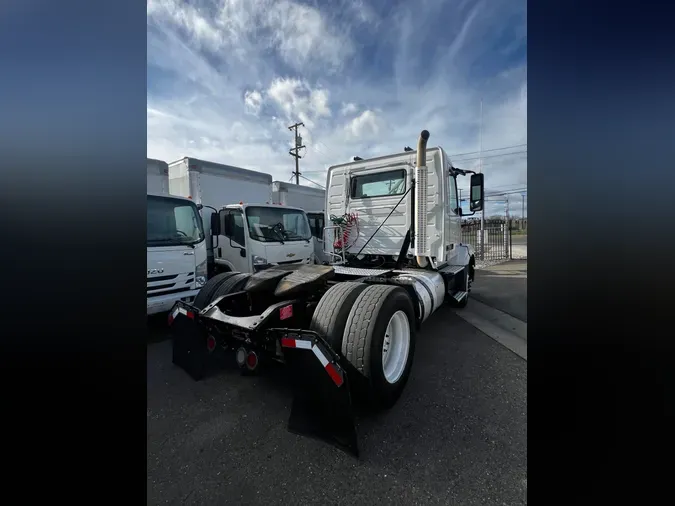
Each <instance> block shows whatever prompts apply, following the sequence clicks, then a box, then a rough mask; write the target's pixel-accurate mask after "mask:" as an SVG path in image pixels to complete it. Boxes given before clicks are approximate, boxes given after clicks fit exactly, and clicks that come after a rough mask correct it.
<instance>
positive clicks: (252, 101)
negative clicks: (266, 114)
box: [244, 90, 263, 116]
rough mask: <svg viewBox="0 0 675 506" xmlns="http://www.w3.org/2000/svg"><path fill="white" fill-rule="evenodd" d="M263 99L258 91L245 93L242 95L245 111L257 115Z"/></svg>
mask: <svg viewBox="0 0 675 506" xmlns="http://www.w3.org/2000/svg"><path fill="white" fill-rule="evenodd" d="M262 102H263V97H262V95H261V93H260V92H259V91H256V90H253V91H247V92H246V93H244V104H245V106H246V111H247V112H250V113H251V114H253V115H256V116H257V115H258V114H259V113H260V109H261V107H262Z"/></svg>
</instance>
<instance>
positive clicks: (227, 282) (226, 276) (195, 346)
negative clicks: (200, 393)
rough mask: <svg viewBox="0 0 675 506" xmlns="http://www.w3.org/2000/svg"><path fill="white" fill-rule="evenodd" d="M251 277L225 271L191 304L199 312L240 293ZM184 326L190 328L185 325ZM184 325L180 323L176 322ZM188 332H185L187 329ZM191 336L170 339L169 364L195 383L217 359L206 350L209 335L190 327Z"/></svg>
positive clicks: (204, 287)
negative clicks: (183, 372) (176, 367)
mask: <svg viewBox="0 0 675 506" xmlns="http://www.w3.org/2000/svg"><path fill="white" fill-rule="evenodd" d="M249 276H250V274H242V273H238V272H225V273H222V274H217V275H216V276H214V277H212V278H211V279H209V280H208V281H207V282H206V284H205V285H204V286H203V287H202V289H201V290H200V291H199V293H198V294H197V297H195V301H194V303H193V305H194V306H195V307H196V308H197V309H199V310H202V309H204V308H205V307H206V306H208V305H209V304H211V303H212V302H213V301H214V300H216V299H217V298H218V297H221V296H223V295H228V294H230V293H234V292H236V291H239V290H241V289H242V288H243V287H244V285H245V284H246V281H247V280H248V278H249ZM184 324H186V325H191V324H188V323H187V322H185V323H184ZM179 325H183V323H179ZM186 330H187V329H186ZM190 330H193V331H194V334H193V333H187V332H186V331H182V332H181V331H178V332H176V334H175V335H174V337H173V339H172V361H173V363H174V364H175V365H178V366H179V367H182V368H183V369H185V371H186V372H187V373H188V374H189V375H190V376H191V377H192V378H193V379H194V380H195V381H200V380H201V379H203V378H204V377H205V376H206V375H207V374H208V372H209V371H210V369H211V368H212V367H213V366H214V365H215V364H216V363H217V362H218V359H219V358H222V357H220V356H216V357H213V356H212V355H213V352H214V351H217V350H213V351H211V352H209V351H208V349H207V344H206V339H208V336H207V335H206V334H205V333H204V332H203V331H202V329H201V328H191V329H190Z"/></svg>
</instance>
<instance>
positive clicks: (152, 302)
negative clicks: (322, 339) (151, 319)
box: [147, 288, 200, 315]
mask: <svg viewBox="0 0 675 506" xmlns="http://www.w3.org/2000/svg"><path fill="white" fill-rule="evenodd" d="M199 290H200V289H199V288H198V289H196V290H190V291H189V292H180V293H170V294H168V295H159V296H157V297H152V298H149V299H147V301H148V315H151V314H157V313H167V312H169V311H171V308H172V307H173V305H174V304H175V303H176V302H177V301H179V300H180V301H183V302H187V303H188V304H190V303H192V302H193V301H194V299H195V297H196V296H197V294H198V293H199Z"/></svg>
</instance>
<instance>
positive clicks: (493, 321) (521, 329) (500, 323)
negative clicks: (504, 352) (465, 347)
mask: <svg viewBox="0 0 675 506" xmlns="http://www.w3.org/2000/svg"><path fill="white" fill-rule="evenodd" d="M456 312H457V315H458V316H459V317H460V318H462V319H463V320H465V321H466V322H468V323H470V324H471V325H473V326H474V327H476V328H477V329H478V330H480V331H481V332H483V333H484V334H486V335H487V336H488V337H490V338H492V339H494V340H495V341H497V342H498V343H499V344H501V345H502V346H504V347H505V348H507V349H509V350H511V351H512V352H513V353H515V354H516V355H518V356H519V357H521V358H523V359H525V360H527V322H524V321H522V320H519V319H518V318H514V317H513V316H511V315H510V314H507V313H504V312H503V311H500V310H499V309H495V308H493V307H490V306H488V305H487V304H483V303H482V302H479V301H477V300H476V299H473V298H472V299H471V300H470V301H469V305H468V306H467V307H465V308H464V309H458V310H457V311H456Z"/></svg>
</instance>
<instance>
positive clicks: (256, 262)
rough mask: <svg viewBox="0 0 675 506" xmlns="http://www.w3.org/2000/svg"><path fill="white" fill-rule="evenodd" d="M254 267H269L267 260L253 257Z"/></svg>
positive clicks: (256, 256)
mask: <svg viewBox="0 0 675 506" xmlns="http://www.w3.org/2000/svg"><path fill="white" fill-rule="evenodd" d="M253 265H267V258H264V257H260V256H258V255H253Z"/></svg>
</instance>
